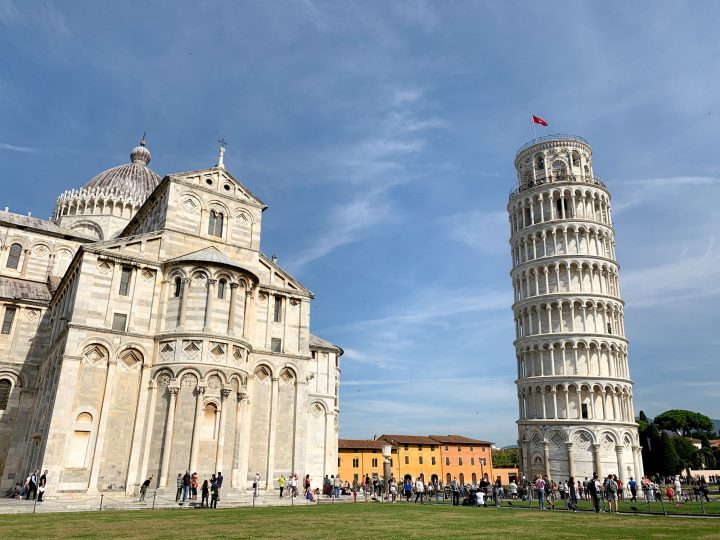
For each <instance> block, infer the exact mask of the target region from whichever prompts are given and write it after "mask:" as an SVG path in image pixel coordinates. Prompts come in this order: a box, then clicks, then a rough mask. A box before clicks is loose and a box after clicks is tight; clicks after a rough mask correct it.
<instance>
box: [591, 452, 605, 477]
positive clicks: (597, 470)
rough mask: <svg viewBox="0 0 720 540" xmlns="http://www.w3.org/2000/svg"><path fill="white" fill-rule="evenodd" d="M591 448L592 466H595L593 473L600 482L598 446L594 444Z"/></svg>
mask: <svg viewBox="0 0 720 540" xmlns="http://www.w3.org/2000/svg"><path fill="white" fill-rule="evenodd" d="M592 448H593V464H594V465H595V472H596V473H597V474H598V478H600V481H602V477H603V474H602V470H601V469H602V462H601V461H600V445H599V444H597V443H595V444H593V445H592Z"/></svg>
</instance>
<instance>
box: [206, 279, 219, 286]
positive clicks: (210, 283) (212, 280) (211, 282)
mask: <svg viewBox="0 0 720 540" xmlns="http://www.w3.org/2000/svg"><path fill="white" fill-rule="evenodd" d="M216 283H217V279H208V285H215V284H216Z"/></svg>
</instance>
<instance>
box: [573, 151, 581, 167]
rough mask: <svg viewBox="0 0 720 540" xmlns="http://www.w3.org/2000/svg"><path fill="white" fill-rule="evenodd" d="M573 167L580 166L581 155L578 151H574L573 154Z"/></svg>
mask: <svg viewBox="0 0 720 540" xmlns="http://www.w3.org/2000/svg"><path fill="white" fill-rule="evenodd" d="M572 165H573V167H579V166H580V153H579V152H577V151H574V152H573V153H572Z"/></svg>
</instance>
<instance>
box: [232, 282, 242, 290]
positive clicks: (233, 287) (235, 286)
mask: <svg viewBox="0 0 720 540" xmlns="http://www.w3.org/2000/svg"><path fill="white" fill-rule="evenodd" d="M239 286H240V284H239V283H235V282H232V283H230V288H231V289H237V288H238V287H239Z"/></svg>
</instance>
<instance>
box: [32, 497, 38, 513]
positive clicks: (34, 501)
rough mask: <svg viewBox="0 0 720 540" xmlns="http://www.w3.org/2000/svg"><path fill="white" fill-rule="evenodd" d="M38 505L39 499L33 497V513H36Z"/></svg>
mask: <svg viewBox="0 0 720 540" xmlns="http://www.w3.org/2000/svg"><path fill="white" fill-rule="evenodd" d="M36 506H37V499H33V514H34V513H35V507H36Z"/></svg>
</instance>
